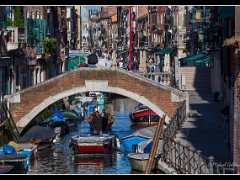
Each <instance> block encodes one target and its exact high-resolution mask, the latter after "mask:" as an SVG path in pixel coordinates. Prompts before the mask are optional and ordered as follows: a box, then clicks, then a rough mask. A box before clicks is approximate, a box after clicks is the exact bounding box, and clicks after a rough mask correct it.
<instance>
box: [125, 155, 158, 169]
mask: <svg viewBox="0 0 240 180" xmlns="http://www.w3.org/2000/svg"><path fill="white" fill-rule="evenodd" d="M148 157H149V154H139V153H131V154H129V155H128V160H129V162H130V164H131V168H132V169H134V170H137V171H142V172H144V171H145V170H146V167H147V161H148ZM156 163H157V158H154V160H153V164H152V168H151V170H154V169H155V165H156Z"/></svg>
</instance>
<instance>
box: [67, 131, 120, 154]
mask: <svg viewBox="0 0 240 180" xmlns="http://www.w3.org/2000/svg"><path fill="white" fill-rule="evenodd" d="M116 146H117V142H116V135H109V134H103V135H101V136H91V135H90V134H82V135H75V136H73V137H72V138H71V142H70V144H69V147H71V148H72V149H73V151H74V153H76V154H81V153H111V152H113V150H114V148H115V147H116Z"/></svg>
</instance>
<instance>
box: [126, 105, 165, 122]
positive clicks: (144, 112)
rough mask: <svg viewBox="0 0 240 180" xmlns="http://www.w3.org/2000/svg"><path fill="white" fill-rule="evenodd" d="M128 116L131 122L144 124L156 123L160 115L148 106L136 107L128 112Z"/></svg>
mask: <svg viewBox="0 0 240 180" xmlns="http://www.w3.org/2000/svg"><path fill="white" fill-rule="evenodd" d="M129 117H130V119H131V121H132V122H133V123H137V124H145V125H156V124H157V123H158V121H159V119H160V117H159V116H158V115H157V114H156V113H155V112H153V111H152V110H150V109H149V108H145V109H136V110H134V111H133V112H132V113H130V114H129Z"/></svg>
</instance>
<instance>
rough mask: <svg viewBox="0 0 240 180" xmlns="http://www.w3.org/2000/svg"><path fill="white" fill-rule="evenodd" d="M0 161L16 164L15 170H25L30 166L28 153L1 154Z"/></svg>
mask: <svg viewBox="0 0 240 180" xmlns="http://www.w3.org/2000/svg"><path fill="white" fill-rule="evenodd" d="M0 163H7V164H9V165H13V166H14V168H13V169H14V170H19V171H25V170H27V169H28V168H29V158H28V156H27V155H23V154H16V155H0Z"/></svg>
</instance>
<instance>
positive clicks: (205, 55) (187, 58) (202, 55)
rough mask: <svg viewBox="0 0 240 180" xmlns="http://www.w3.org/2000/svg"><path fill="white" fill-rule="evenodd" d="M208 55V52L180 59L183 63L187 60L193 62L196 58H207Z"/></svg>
mask: <svg viewBox="0 0 240 180" xmlns="http://www.w3.org/2000/svg"><path fill="white" fill-rule="evenodd" d="M206 57H207V54H196V55H193V56H190V57H186V58H182V59H179V60H182V62H183V63H187V62H192V61H195V60H200V59H202V58H206Z"/></svg>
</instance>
